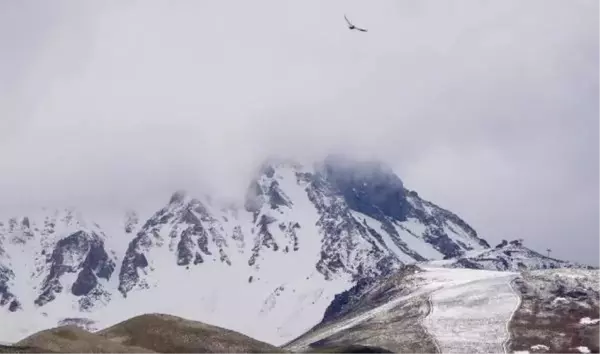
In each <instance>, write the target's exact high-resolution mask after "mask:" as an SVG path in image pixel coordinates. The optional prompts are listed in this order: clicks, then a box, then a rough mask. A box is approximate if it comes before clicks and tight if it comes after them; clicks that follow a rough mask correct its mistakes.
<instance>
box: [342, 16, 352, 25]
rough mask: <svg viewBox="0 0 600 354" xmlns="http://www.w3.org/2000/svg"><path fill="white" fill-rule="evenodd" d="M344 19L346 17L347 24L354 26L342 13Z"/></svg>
mask: <svg viewBox="0 0 600 354" xmlns="http://www.w3.org/2000/svg"><path fill="white" fill-rule="evenodd" d="M344 19H346V22H348V26H354V25H353V24H352V22H350V20H348V17H346V15H344Z"/></svg>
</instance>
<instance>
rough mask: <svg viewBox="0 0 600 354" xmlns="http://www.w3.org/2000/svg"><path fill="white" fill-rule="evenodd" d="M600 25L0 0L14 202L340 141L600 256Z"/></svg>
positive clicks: (223, 186)
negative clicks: (352, 27)
mask: <svg viewBox="0 0 600 354" xmlns="http://www.w3.org/2000/svg"><path fill="white" fill-rule="evenodd" d="M344 14H346V15H347V16H348V17H349V18H350V19H352V20H353V21H354V22H355V23H356V24H357V25H358V26H361V27H366V28H368V29H369V32H367V33H359V32H354V31H349V30H348V29H347V28H346V26H345V22H344V19H343V16H344ZM598 42H599V38H598V2H597V1H593V0H590V1H587V0H572V1H560V0H559V1H553V0H543V1H542V0H526V1H484V0H478V1H471V0H454V1H446V2H443V3H441V2H437V1H395V0H394V1H378V2H367V1H328V2H326V3H324V2H318V1H302V2H299V1H298V2H293V1H266V0H265V1H252V2H243V1H227V2H223V1H202V2H198V1H168V2H167V1H119V2H117V1H105V2H101V3H100V2H77V1H58V0H57V1H53V2H52V4H49V3H41V2H35V1H29V0H27V1H18V2H17V1H13V2H8V1H5V2H1V3H0V53H2V55H0V159H1V161H2V162H1V165H0V166H1V167H0V173H1V174H0V176H1V177H0V209H1V210H5V211H6V210H8V211H10V210H14V209H16V208H28V207H34V206H39V205H41V204H44V205H80V204H81V205H93V206H95V207H97V208H115V207H119V208H120V207H123V206H138V205H144V204H147V203H155V201H156V200H158V201H163V202H166V201H167V200H168V196H169V194H170V193H172V192H173V191H175V190H176V189H185V190H188V191H190V193H192V194H193V193H204V192H207V191H208V192H212V193H213V194H218V195H220V196H222V197H224V198H239V197H241V196H243V195H244V191H245V189H246V187H247V185H248V182H249V179H250V177H251V176H252V174H253V173H254V172H255V170H256V168H257V166H258V165H259V164H260V163H261V162H262V161H263V160H264V159H265V158H266V157H268V156H271V155H280V156H285V157H291V158H296V159H300V160H306V161H311V160H315V159H320V158H322V157H324V156H325V155H327V154H329V153H344V154H347V155H350V156H357V157H361V158H366V157H368V158H376V159H380V160H382V161H384V162H386V163H387V164H389V165H390V166H392V168H394V170H395V171H396V172H397V173H398V175H399V176H400V178H401V179H402V180H403V182H404V184H405V185H406V187H407V188H410V189H414V190H416V191H418V192H419V194H420V195H421V196H422V197H424V198H426V199H428V200H431V201H433V202H434V203H436V204H439V205H441V206H443V207H445V208H447V209H449V210H451V211H453V212H455V213H457V214H458V215H459V216H461V217H462V218H464V219H465V220H466V221H467V222H468V223H469V224H471V225H472V226H473V227H474V228H475V229H476V230H477V231H478V233H479V234H480V236H481V237H484V238H485V239H487V240H488V241H489V242H490V243H497V242H499V241H500V240H501V239H516V238H523V239H525V242H526V244H527V245H528V246H530V247H532V248H534V249H537V250H545V249H546V248H548V247H550V248H552V249H553V250H554V252H553V256H556V257H561V258H565V259H571V260H576V261H580V262H587V263H591V264H597V263H598V259H599V252H598V248H599V240H598V234H599V230H598V215H599V213H600V211H599V206H598V196H599V194H600V192H599V189H598V179H599V176H598V160H599V158H598V131H599V127H598V94H599V90H598V60H599V58H598ZM157 206H158V207H160V205H157Z"/></svg>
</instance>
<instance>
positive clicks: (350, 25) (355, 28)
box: [344, 15, 367, 32]
mask: <svg viewBox="0 0 600 354" xmlns="http://www.w3.org/2000/svg"><path fill="white" fill-rule="evenodd" d="M344 18H345V19H346V22H348V28H350V29H351V30H357V31H361V32H367V30H366V29H364V28H360V27H356V26H355V25H354V24H353V23H352V22H350V20H348V17H346V15H344Z"/></svg>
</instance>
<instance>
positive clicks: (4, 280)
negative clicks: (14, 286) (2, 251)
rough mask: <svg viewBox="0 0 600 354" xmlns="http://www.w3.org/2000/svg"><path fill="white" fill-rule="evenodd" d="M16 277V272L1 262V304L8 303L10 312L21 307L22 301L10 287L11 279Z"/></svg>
mask: <svg viewBox="0 0 600 354" xmlns="http://www.w3.org/2000/svg"><path fill="white" fill-rule="evenodd" d="M14 277H15V274H14V273H13V271H12V270H10V269H9V268H8V267H5V266H3V265H1V264H0V306H6V305H8V306H9V307H8V309H9V311H10V312H15V311H17V310H20V309H21V303H20V302H19V301H18V300H17V298H16V296H15V295H14V294H13V293H12V292H11V291H10V289H9V281H10V280H12V279H14Z"/></svg>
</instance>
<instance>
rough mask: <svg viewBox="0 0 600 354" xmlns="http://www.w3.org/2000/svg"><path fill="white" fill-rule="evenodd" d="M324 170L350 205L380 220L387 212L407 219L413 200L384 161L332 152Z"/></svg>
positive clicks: (403, 219)
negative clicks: (361, 161)
mask: <svg viewBox="0 0 600 354" xmlns="http://www.w3.org/2000/svg"><path fill="white" fill-rule="evenodd" d="M321 173H322V174H323V177H324V179H325V180H327V181H329V182H330V183H331V185H332V186H333V187H334V188H335V189H336V190H337V191H338V192H339V193H341V195H342V196H343V197H344V199H345V201H346V203H347V204H348V206H349V207H350V209H352V210H356V211H358V212H361V213H363V214H365V215H368V216H370V217H372V218H373V219H376V220H380V221H382V220H383V216H389V217H391V218H392V219H394V220H397V221H405V220H406V217H407V214H408V210H409V203H408V202H407V200H406V190H405V189H404V185H403V184H402V181H401V180H400V178H398V176H396V175H395V174H394V173H393V172H392V171H391V170H390V169H389V168H387V167H386V166H384V165H382V164H381V163H378V162H363V163H357V162H355V161H351V160H348V159H346V158H344V157H342V156H329V157H328V158H326V159H325V162H324V165H323V168H322V170H321Z"/></svg>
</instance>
